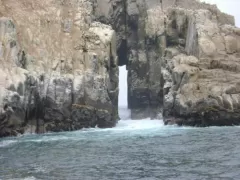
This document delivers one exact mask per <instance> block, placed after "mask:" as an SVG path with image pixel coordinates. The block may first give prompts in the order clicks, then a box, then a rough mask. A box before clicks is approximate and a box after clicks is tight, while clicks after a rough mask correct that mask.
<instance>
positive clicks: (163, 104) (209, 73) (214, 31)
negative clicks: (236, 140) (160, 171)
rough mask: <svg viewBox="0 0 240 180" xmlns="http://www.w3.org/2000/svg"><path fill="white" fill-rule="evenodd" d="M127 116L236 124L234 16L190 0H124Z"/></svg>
mask: <svg viewBox="0 0 240 180" xmlns="http://www.w3.org/2000/svg"><path fill="white" fill-rule="evenodd" d="M127 12H128V37H127V45H128V48H127V49H128V57H129V61H128V69H129V82H128V83H129V107H130V108H131V110H132V118H145V117H149V116H150V117H152V118H155V117H157V116H158V114H160V113H161V109H162V113H163V117H164V121H165V123H166V124H172V123H177V124H179V125H193V126H209V125H235V124H240V87H239V84H240V69H239V68H238V66H239V65H240V34H239V31H240V30H239V29H238V28H236V27H234V18H233V17H232V16H229V15H226V14H224V13H221V12H220V11H219V10H218V9H217V8H216V6H212V5H208V4H202V3H199V2H197V1H194V0H178V1H169V0H168V1H167V0H165V1H164V0H163V1H155V2H154V1H128V11H127Z"/></svg>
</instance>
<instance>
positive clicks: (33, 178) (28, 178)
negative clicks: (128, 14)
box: [9, 176, 37, 180]
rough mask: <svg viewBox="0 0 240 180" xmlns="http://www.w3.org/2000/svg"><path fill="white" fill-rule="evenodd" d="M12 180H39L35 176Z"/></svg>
mask: <svg viewBox="0 0 240 180" xmlns="http://www.w3.org/2000/svg"><path fill="white" fill-rule="evenodd" d="M9 180H10V179H9ZM11 180H37V179H36V178H35V177H34V176H29V177H25V178H15V179H11Z"/></svg>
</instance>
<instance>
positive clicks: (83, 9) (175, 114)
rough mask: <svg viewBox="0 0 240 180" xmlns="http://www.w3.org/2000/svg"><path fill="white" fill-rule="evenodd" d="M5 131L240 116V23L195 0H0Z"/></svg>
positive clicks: (203, 122)
mask: <svg viewBox="0 0 240 180" xmlns="http://www.w3.org/2000/svg"><path fill="white" fill-rule="evenodd" d="M0 42H1V43H0V61H1V66H0V73H1V76H0V108H1V112H0V137H1V136H9V135H16V134H18V133H24V132H27V131H34V132H37V133H44V132H47V131H68V130H77V129H81V128H84V127H95V126H99V127H113V126H114V125H115V124H116V123H117V120H118V112H117V104H118V65H127V68H128V89H129V94H128V101H129V102H128V103H129V108H130V109H131V111H132V118H133V119H138V118H145V117H152V118H157V117H160V116H162V115H163V118H164V121H165V123H166V124H172V123H177V124H179V125H193V126H195V125H197V126H208V125H235V124H240V113H239V112H240V78H239V77H240V30H239V29H238V28H236V27H235V26H234V18H233V17H232V16H230V15H227V14H224V13H221V12H220V11H219V10H218V9H217V7H216V6H213V5H209V4H205V3H200V2H198V1H197V0H111V1H110V0H41V1H40V0H21V1H16V0H0Z"/></svg>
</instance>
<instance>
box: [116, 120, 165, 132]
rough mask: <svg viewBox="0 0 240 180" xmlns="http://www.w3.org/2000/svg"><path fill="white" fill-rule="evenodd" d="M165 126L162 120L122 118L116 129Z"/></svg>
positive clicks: (141, 128)
mask: <svg viewBox="0 0 240 180" xmlns="http://www.w3.org/2000/svg"><path fill="white" fill-rule="evenodd" d="M162 127H164V123H163V121H162V120H151V119H142V120H122V121H119V122H118V124H117V126H116V127H115V128H114V129H120V130H144V129H156V128H162Z"/></svg>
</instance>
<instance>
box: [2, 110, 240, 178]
mask: <svg viewBox="0 0 240 180" xmlns="http://www.w3.org/2000/svg"><path fill="white" fill-rule="evenodd" d="M121 113H122V114H121V116H122V117H123V119H124V120H121V121H120V122H119V124H118V125H117V127H115V128H112V129H98V128H95V129H85V130H81V131H76V132H64V133H50V134H44V135H24V136H21V137H16V138H4V139H0V179H2V180H10V179H11V180H12V179H15V180H20V179H23V180H24V179H25V180H38V179H39V180H40V179H41V180H65V179H66V180H159V179H163V180H172V179H176V180H198V179H199V180H202V179H209V180H215V179H216V180H221V179H222V180H231V179H236V180H239V178H240V140H239V137H240V127H211V128H190V127H176V126H164V125H163V122H162V121H161V120H149V119H145V120H127V117H128V111H127V110H121ZM124 115H125V116H124Z"/></svg>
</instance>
